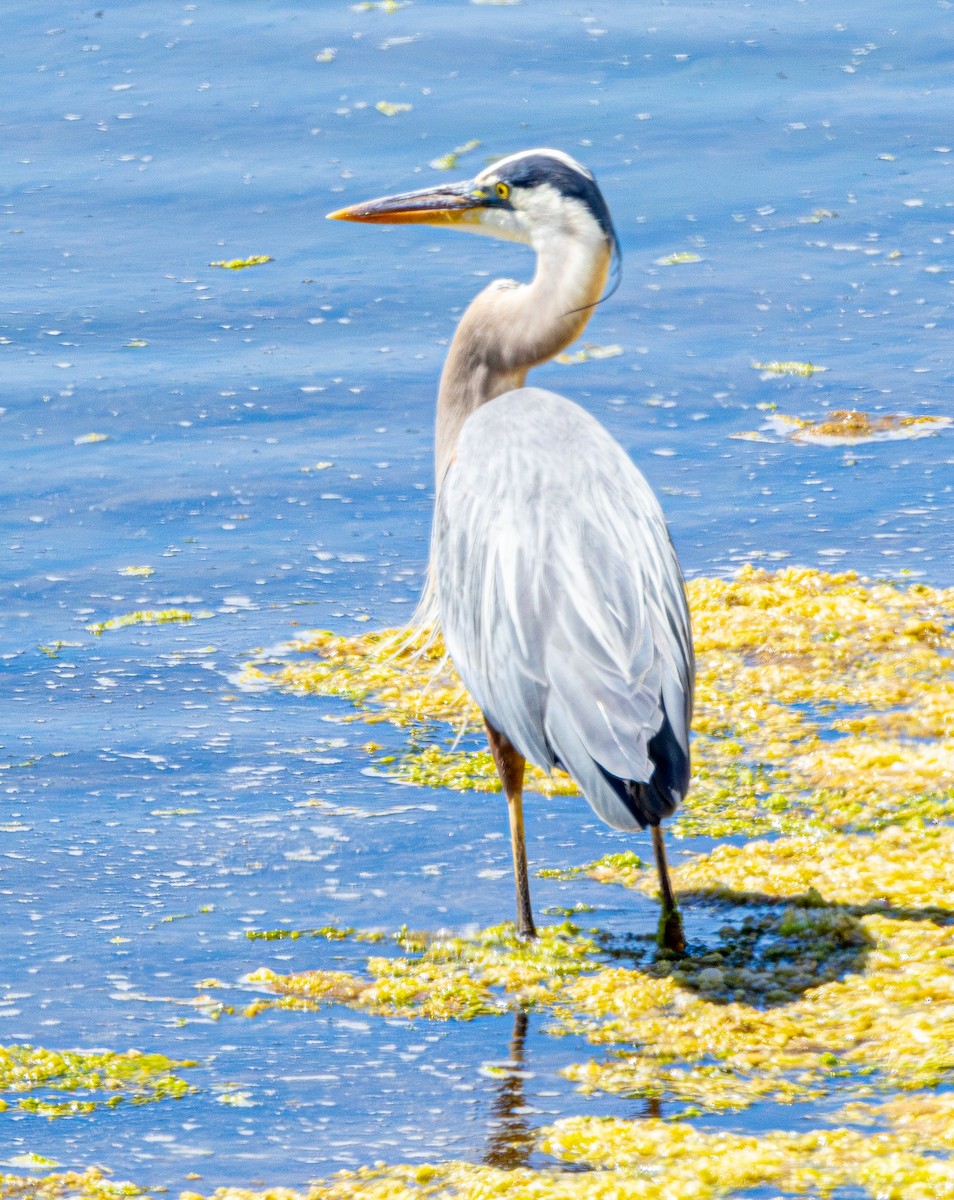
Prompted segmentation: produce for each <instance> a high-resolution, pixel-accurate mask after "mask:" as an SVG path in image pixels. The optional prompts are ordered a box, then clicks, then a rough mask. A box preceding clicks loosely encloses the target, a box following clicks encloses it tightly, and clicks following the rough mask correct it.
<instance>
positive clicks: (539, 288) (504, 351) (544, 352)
mask: <svg viewBox="0 0 954 1200" xmlns="http://www.w3.org/2000/svg"><path fill="white" fill-rule="evenodd" d="M536 249H537V269H536V273H535V275H534V277H533V280H532V282H531V283H529V284H515V283H512V282H510V281H501V280H498V281H497V282H496V283H492V284H491V285H490V286H489V287H487V288H485V289H484V290H483V291H482V292H481V293H480V294H479V295H478V296H477V297H476V299H475V300H474V301H473V303H472V304H471V305H470V307H469V308H468V309H467V311H466V312H465V313H464V315H463V317H462V318H461V321H460V324H459V325H458V327H457V332H456V334H455V335H454V340H453V341H452V342H451V347H450V351H449V352H448V355H447V362H446V363H445V364H444V371H443V374H442V376H441V384H440V390H439V392H438V398H437V433H436V436H437V441H436V446H435V455H434V457H435V470H436V476H437V486H438V488H440V483H441V480H442V479H443V477H444V473H445V471H446V470H447V467H448V466H449V465H450V463H451V461H452V459H453V457H454V453H455V451H456V448H457V439H458V437H459V435H460V430H461V427H462V425H463V424H464V422H465V421H466V420H467V418H468V417H469V416H470V414H471V413H472V412H473V411H474V410H475V409H476V408H478V407H479V406H480V405H481V404H485V403H486V402H487V401H488V400H493V399H494V398H495V397H496V396H500V395H501V394H502V393H504V392H508V391H511V390H512V389H513V388H519V387H522V386H523V384H524V381H525V380H526V377H527V372H528V371H529V369H530V368H531V367H534V366H536V365H538V364H539V363H542V362H546V361H547V359H549V358H552V357H553V356H554V355H555V354H559V352H560V351H561V350H563V349H564V348H565V347H566V346H568V345H569V344H570V342H572V341H574V339H576V338H577V337H579V335H580V333H581V332H582V331H583V328H584V326H585V325H586V323H587V321H588V320H589V318H590V314H591V312H592V306H593V305H594V304H595V303H596V302H597V300H599V298H600V295H601V294H602V292H603V288H604V286H605V284H606V277H607V273H608V271H609V264H610V249H609V246H608V245H607V244H606V242H605V240H603V241H601V242H598V243H596V244H594V243H593V242H592V241H590V240H584V239H581V238H579V237H578V236H572V237H571V236H560V237H552V236H551V237H549V238H548V239H547V241H546V244H545V245H542V246H541V245H538V246H537V247H536Z"/></svg>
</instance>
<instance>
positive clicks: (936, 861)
mask: <svg viewBox="0 0 954 1200" xmlns="http://www.w3.org/2000/svg"><path fill="white" fill-rule="evenodd" d="M952 850H954V830H951V829H949V828H942V829H926V830H920V831H918V830H914V829H906V830H900V829H886V830H883V831H881V832H880V833H877V834H874V835H869V836H861V835H853V836H847V835H833V834H828V835H824V836H818V837H816V838H814V839H809V838H797V839H795V838H793V839H786V838H780V839H777V840H775V841H773V842H752V843H749V844H748V845H746V846H742V847H735V846H721V847H717V848H716V849H715V850H714V851H713V852H712V853H711V854H707V855H699V856H696V857H695V858H693V859H690V860H689V862H688V863H686V864H684V865H680V866H679V867H677V868H676V869H675V870H674V871H673V883H674V886H675V888H676V891H677V895H678V896H679V898H680V900H681V901H682V902H683V903H685V902H686V901H687V900H689V901H691V902H693V909H694V910H695V911H698V910H699V905H700V904H702V903H706V902H708V903H710V904H712V905H715V906H717V907H718V906H719V905H721V906H723V907H725V908H726V909H729V908H731V909H736V910H737V909H739V908H741V909H742V910H743V911H744V912H745V914H746V915H745V919H744V921H743V923H742V925H741V926H740V927H737V928H736V927H733V926H731V925H727V926H726V927H725V928H723V930H722V931H721V934H720V938H721V940H720V942H719V943H717V944H716V945H714V946H708V947H706V948H705V949H704V950H703V951H702V952H701V953H699V954H698V955H693V954H692V953H690V954H688V955H687V956H686V957H685V958H683V959H676V960H674V961H671V962H669V963H666V962H660V963H657V964H655V965H653V966H651V967H649V968H646V969H642V970H635V969H625V968H615V969H614V971H613V972H612V973H607V972H605V971H604V972H600V973H598V974H596V975H594V976H592V977H590V978H586V979H580V980H578V981H575V982H574V983H573V984H571V985H570V986H568V987H567V989H566V990H565V993H564V999H565V1002H566V1008H565V1009H564V1010H563V1011H561V1014H560V1015H561V1020H562V1021H563V1023H564V1024H565V1027H566V1028H567V1029H569V1030H572V1031H573V1032H577V1033H584V1034H586V1035H587V1036H588V1037H589V1038H590V1040H591V1041H593V1042H594V1043H597V1044H602V1045H606V1046H614V1045H615V1046H619V1047H621V1049H619V1050H618V1051H616V1052H615V1053H614V1054H612V1055H611V1057H609V1058H607V1059H604V1060H602V1061H596V1060H591V1061H589V1062H587V1063H583V1064H578V1065H577V1066H574V1067H572V1068H570V1070H569V1072H568V1074H569V1075H570V1077H571V1078H573V1079H575V1080H576V1081H577V1082H579V1083H580V1084H582V1085H583V1086H585V1087H587V1088H598V1089H601V1090H607V1091H611V1092H620V1093H623V1094H626V1095H633V1096H645V1097H652V1098H656V1099H660V1098H664V1099H666V1100H669V1101H678V1102H681V1103H683V1104H686V1105H688V1106H689V1107H690V1108H691V1109H694V1110H709V1111H712V1110H719V1109H724V1108H744V1107H747V1106H748V1105H750V1104H752V1103H754V1102H755V1101H757V1100H759V1099H772V1100H775V1101H782V1102H786V1101H794V1100H808V1099H811V1098H812V1097H815V1096H820V1095H822V1094H824V1093H826V1092H827V1090H828V1089H829V1088H830V1087H831V1086H833V1084H836V1086H837V1088H838V1091H839V1092H840V1094H842V1095H843V1096H844V1098H845V1099H846V1100H847V1099H848V1098H849V1097H850V1096H852V1095H854V1096H867V1095H870V1094H872V1093H875V1092H878V1093H885V1092H891V1091H894V1090H898V1091H902V1092H903V1091H909V1090H914V1089H921V1088H933V1087H938V1086H942V1085H946V1086H949V1085H950V1084H951V1083H952V1082H954V1053H952V1051H951V1047H952V1045H954V969H952V968H954V921H952V917H954V898H952V896H951V894H950V885H949V881H950V862H951V852H952ZM587 869H588V871H589V872H590V873H591V874H594V876H595V877H596V878H600V879H603V880H605V881H613V880H616V881H618V882H621V883H624V884H627V885H629V886H636V887H640V888H642V889H644V890H647V891H648V890H651V889H652V888H654V886H655V882H654V880H652V879H651V877H650V875H649V873H648V872H647V871H646V870H644V869H642V868H640V867H636V866H633V865H632V864H622V865H621V866H617V865H615V864H612V863H606V862H602V863H597V864H591V866H590V867H589V868H587ZM634 1046H635V1047H636V1049H633V1047H634Z"/></svg>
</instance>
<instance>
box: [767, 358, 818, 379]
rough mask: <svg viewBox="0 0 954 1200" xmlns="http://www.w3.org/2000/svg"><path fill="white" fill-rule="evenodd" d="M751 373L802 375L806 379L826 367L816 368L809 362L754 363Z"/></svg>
mask: <svg viewBox="0 0 954 1200" xmlns="http://www.w3.org/2000/svg"><path fill="white" fill-rule="evenodd" d="M752 369H753V371H764V372H765V373H766V374H767V375H802V376H804V377H805V378H806V379H807V378H809V377H810V376H812V375H814V374H815V372H816V371H824V370H827V368H826V367H816V366H815V365H814V363H810V362H776V361H774V360H773V361H772V362H754V363H753V364H752Z"/></svg>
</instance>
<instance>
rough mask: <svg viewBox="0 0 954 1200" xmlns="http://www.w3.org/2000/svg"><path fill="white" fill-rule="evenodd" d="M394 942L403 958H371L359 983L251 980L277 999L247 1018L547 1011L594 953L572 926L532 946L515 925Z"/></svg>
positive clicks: (301, 977)
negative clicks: (340, 1008) (334, 1010)
mask: <svg viewBox="0 0 954 1200" xmlns="http://www.w3.org/2000/svg"><path fill="white" fill-rule="evenodd" d="M398 937H399V940H400V942H401V945H402V946H403V947H404V949H405V950H406V951H408V953H406V954H404V955H402V956H399V957H385V956H383V955H375V956H373V957H371V958H369V959H368V960H367V963H366V967H365V971H366V974H365V975H364V976H356V975H354V974H352V973H350V972H347V971H325V970H317V971H300V972H296V973H293V974H289V975H280V974H277V973H276V972H275V971H272V970H270V969H267V968H262V969H261V970H258V971H255V972H253V974H252V975H250V976H248V978H247V982H248V983H251V984H258V985H261V986H263V987H265V988H267V989H268V990H269V991H270V992H272V993H275V994H276V995H277V996H278V999H276V1000H263V1001H259V1002H258V1003H256V1004H253V1005H251V1006H249V1007H248V1008H247V1009H246V1010H245V1011H246V1014H247V1015H249V1016H254V1015H255V1014H256V1013H258V1012H260V1011H262V1010H263V1009H264V1008H274V1007H278V1008H292V1009H314V1008H317V1007H319V1006H320V1005H321V1004H322V1003H326V1002H329V1001H332V1002H334V1003H338V1004H347V1005H349V1006H351V1007H354V1008H359V1009H364V1010H365V1011H368V1012H372V1013H377V1014H379V1015H384V1016H394V1017H424V1018H431V1019H437V1020H449V1019H463V1020H468V1019H470V1018H472V1017H477V1016H486V1015H488V1014H493V1013H500V1012H504V1011H507V1010H510V1009H513V1008H515V1007H519V1008H530V1007H549V1006H551V1005H552V1004H553V1003H554V1002H555V1000H556V999H557V998H558V997H559V995H560V994H561V992H562V989H563V987H564V985H565V983H566V981H567V980H568V979H572V978H575V977H576V976H578V975H579V974H580V973H581V972H583V971H585V970H587V969H588V968H590V967H591V965H592V962H591V956H592V955H593V954H595V953H596V951H597V945H596V943H595V942H594V941H592V940H591V939H590V938H588V937H586V936H585V935H583V934H581V933H580V931H579V930H578V929H577V928H576V926H574V925H572V924H570V923H569V922H563V923H561V924H559V925H551V926H547V927H544V928H542V929H541V930H540V936H539V937H538V938H537V939H536V940H535V941H532V942H526V941H521V940H520V939H519V938H518V937H517V936H516V931H515V929H514V927H513V925H512V924H505V925H498V926H493V927H491V928H490V929H486V930H482V931H481V932H480V933H478V934H476V935H473V936H471V937H431V936H430V935H428V934H414V933H408V932H407V931H403V932H402V934H400V935H398Z"/></svg>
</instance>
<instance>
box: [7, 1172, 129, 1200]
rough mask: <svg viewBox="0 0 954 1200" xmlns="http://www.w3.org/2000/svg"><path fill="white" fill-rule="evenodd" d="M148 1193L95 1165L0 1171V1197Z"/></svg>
mask: <svg viewBox="0 0 954 1200" xmlns="http://www.w3.org/2000/svg"><path fill="white" fill-rule="evenodd" d="M135 1196H143V1197H147V1200H148V1197H149V1196H150V1192H148V1191H147V1190H145V1189H143V1188H140V1187H137V1186H136V1184H134V1183H126V1182H122V1183H121V1182H119V1181H117V1180H112V1179H108V1178H107V1177H106V1176H105V1175H103V1173H102V1172H101V1171H98V1170H97V1169H96V1168H95V1167H88V1168H87V1169H86V1170H85V1171H66V1172H64V1173H62V1174H55V1175H42V1176H40V1175H37V1176H29V1177H26V1176H22V1175H12V1174H6V1173H5V1172H3V1171H0V1200H127V1198H130V1200H131V1198H132V1197H135Z"/></svg>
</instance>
